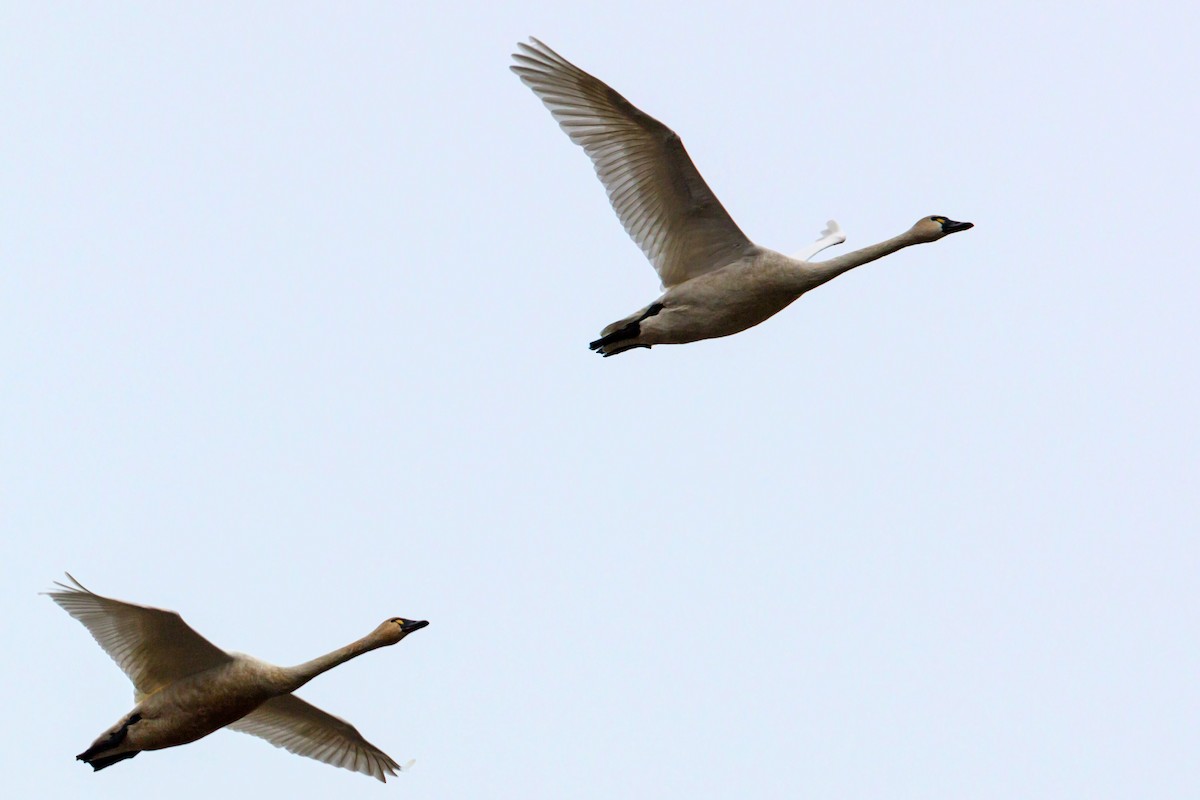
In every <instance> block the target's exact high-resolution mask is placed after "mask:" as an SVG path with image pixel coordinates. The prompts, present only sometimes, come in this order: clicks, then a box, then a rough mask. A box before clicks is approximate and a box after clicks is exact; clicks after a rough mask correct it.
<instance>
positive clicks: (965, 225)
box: [912, 215, 975, 242]
mask: <svg viewBox="0 0 1200 800" xmlns="http://www.w3.org/2000/svg"><path fill="white" fill-rule="evenodd" d="M974 227H975V223H974V222H955V221H954V220H952V219H950V218H949V217H943V216H940V215H934V216H932V217H922V218H921V219H919V220H917V224H916V225H913V226H912V232H913V233H915V234H916V235H917V236H918V237H919V238H920V239H921V241H923V242H936V241H937V240H938V239H941V238H942V237H943V236H949V235H950V234H952V233H958V232H959V231H965V230H970V229H971V228H974Z"/></svg>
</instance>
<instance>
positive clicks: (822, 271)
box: [805, 230, 928, 286]
mask: <svg viewBox="0 0 1200 800" xmlns="http://www.w3.org/2000/svg"><path fill="white" fill-rule="evenodd" d="M926 241H928V239H926V238H924V237H921V236H919V235H918V234H916V233H914V232H913V231H911V230H908V231H905V232H904V233H902V234H900V235H899V236H893V237H892V238H891V239H887V240H885V241H882V242H880V243H879V244H873V245H870V246H869V247H864V248H862V249H861V250H855V251H854V252H852V253H846V255H844V256H838V257H837V258H831V259H829V260H828V261H818V262H811V261H810V262H808V263H807V264H806V265H805V267H806V269H805V273H806V275H807V276H808V278H809V279H810V281H812V286H820V285H821V284H822V283H826V282H827V281H831V280H833V279H834V278H836V277H837V276H838V275H841V274H842V273H843V272H849V271H850V270H852V269H854V268H855V267H860V266H862V265H863V264H868V263H870V262H872V261H875V260H876V259H880V258H883V257H884V256H887V255H891V254H892V253H894V252H896V251H897V250H901V249H903V248H905V247H908V246H909V245H913V244H921V243H922V242H926Z"/></svg>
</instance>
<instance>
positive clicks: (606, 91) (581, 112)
mask: <svg viewBox="0 0 1200 800" xmlns="http://www.w3.org/2000/svg"><path fill="white" fill-rule="evenodd" d="M530 41H531V42H532V44H525V43H523V42H522V43H519V44H518V45H517V46H518V47H519V48H520V52H518V53H514V54H513V60H514V61H516V64H515V65H514V66H512V67H511V69H512V71H513V72H515V73H516V74H517V76H518V77H519V78H520V79H521V80H522V81H523V82H524V83H525V85H526V86H528V87H529V88H530V89H532V90H533V91H534V93H535V94H536V95H537V96H538V97H539V98H541V101H542V102H543V103H545V105H546V107H547V108H549V109H550V113H551V114H553V115H554V119H556V120H557V121H558V124H559V125H560V126H561V127H562V129H563V130H564V131H565V132H566V134H567V135H568V136H570V137H571V141H573V142H575V144H577V145H579V146H581V147H582V148H583V149H584V151H585V152H586V153H587V154H588V156H589V157H590V158H591V159H592V162H593V164H594V165H595V167H596V174H597V175H598V176H599V177H600V182H601V183H603V184H604V188H605V189H606V190H607V192H608V199H609V201H610V202H611V203H612V207H613V209H614V210H615V211H616V212H617V217H619V218H620V220H621V224H622V225H623V226H625V230H626V231H627V232H628V233H629V235H630V236H631V237H632V238H633V240H634V241H635V242H637V244H638V246H639V247H641V248H642V252H644V253H645V254H646V257H647V258H648V259H650V263H651V264H653V265H654V268H655V269H656V270H658V274H659V277H660V278H661V279H662V283H663V286H665V287H671V286H674V285H676V284H679V283H683V282H684V281H686V280H688V279H689V278H694V277H696V276H697V275H701V274H703V273H706V272H710V271H712V270H714V269H717V268H718V267H722V266H724V265H725V264H729V263H731V262H733V261H736V260H737V259H738V258H740V257H742V256H743V255H744V254H745V252H746V251H747V250H748V249H750V248H753V246H754V245H753V243H752V242H751V241H750V240H749V239H747V238H746V234H744V233H742V231H741V230H740V229H739V228H738V226H737V224H736V223H734V221H733V219H732V218H731V217H730V216H729V213H728V212H726V211H725V208H724V207H723V206H722V205H721V203H720V201H719V200H717V198H716V195H714V194H713V193H712V190H711V189H709V188H708V184H706V183H705V182H704V178H702V177H700V172H699V171H698V170H697V169H696V166H695V164H693V163H692V160H691V158H689V157H688V154H687V151H686V150H684V149H683V143H682V142H681V141H680V140H679V137H678V136H677V135H676V134H675V133H674V131H672V130H671V129H670V128H668V127H667V126H666V125H663V124H662V123H661V122H659V121H658V120H656V119H654V118H653V117H651V116H649V115H647V114H644V113H643V112H641V111H639V110H638V109H637V108H636V107H635V106H634V105H633V104H632V103H630V102H629V101H628V100H626V99H625V98H624V97H622V96H621V95H619V94H617V93H616V92H615V91H614V90H613V89H612V88H611V87H609V86H608V85H607V84H605V83H603V82H602V81H600V80H598V79H596V78H594V77H592V76H591V75H589V74H588V73H586V72H584V71H583V70H581V69H579V68H578V67H576V66H575V65H574V64H572V63H571V62H569V61H567V60H566V59H565V58H563V57H562V56H560V55H559V54H558V53H556V52H554V51H553V50H551V49H550V48H549V47H547V46H546V45H544V44H542V43H541V42H539V41H538V40H537V39H531V40H530Z"/></svg>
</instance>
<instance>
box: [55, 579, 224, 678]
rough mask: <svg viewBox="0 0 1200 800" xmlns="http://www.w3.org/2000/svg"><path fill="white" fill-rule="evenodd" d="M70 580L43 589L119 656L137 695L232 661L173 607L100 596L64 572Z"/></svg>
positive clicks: (115, 655) (108, 650) (118, 664)
mask: <svg viewBox="0 0 1200 800" xmlns="http://www.w3.org/2000/svg"><path fill="white" fill-rule="evenodd" d="M67 579H68V580H70V581H71V583H72V584H73V585H72V586H68V585H66V584H64V583H58V582H57V581H56V582H55V585H56V586H59V587H61V591H59V590H56V591H50V592H46V594H48V595H49V596H50V599H51V600H53V601H54V602H56V603H58V604H59V605H60V606H62V607H63V609H64V610H65V611H66V612H67V613H68V614H70V615H71V616H72V617H74V618H75V619H77V620H79V621H80V622H82V623H83V625H84V627H86V628H87V629H88V631H90V632H91V634H92V636H93V637H94V638H95V640H96V641H97V642H98V643H99V644H100V646H101V647H102V648H104V652H106V653H108V654H109V656H111V657H112V660H113V661H115V662H117V666H118V667H120V668H121V669H122V670H123V671H124V672H125V674H126V675H128V676H129V680H131V681H133V685H134V688H135V689H137V692H138V695H139V696H145V695H148V694H153V693H154V692H156V691H158V690H159V689H161V688H162V687H164V686H167V685H169V684H171V683H174V682H175V681H177V680H179V679H180V678H186V677H187V676H188V675H193V674H195V673H197V672H200V671H202V670H206V669H208V668H210V667H215V666H218V665H219V664H223V663H225V662H227V661H230V660H231V659H230V657H229V654H228V653H226V652H225V651H224V650H222V649H221V648H219V647H217V646H216V645H214V644H213V643H212V642H210V641H208V640H207V639H205V638H204V637H203V636H201V635H200V634H198V633H196V632H195V631H194V630H192V629H191V628H190V627H188V624H187V623H186V622H184V621H183V618H182V617H180V616H179V615H178V614H176V613H175V612H174V611H164V610H162V609H160V608H148V607H146V606H138V605H134V604H133V603H123V602H121V601H120V600H113V599H112V598H109V597H101V596H100V595H98V594H93V593H92V592H90V591H88V589H86V588H85V587H84V586H83V584H81V583H80V582H79V581H77V580H75V579H74V578H73V577H71V574H70V573H67Z"/></svg>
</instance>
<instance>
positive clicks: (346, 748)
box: [228, 694, 401, 783]
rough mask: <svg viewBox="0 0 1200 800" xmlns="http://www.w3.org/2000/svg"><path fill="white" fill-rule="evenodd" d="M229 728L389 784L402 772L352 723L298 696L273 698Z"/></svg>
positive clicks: (290, 751)
mask: <svg viewBox="0 0 1200 800" xmlns="http://www.w3.org/2000/svg"><path fill="white" fill-rule="evenodd" d="M228 727H229V728H230V729H232V730H235V731H238V732H240V733H248V734H250V735H251V736H257V737H259V738H260V739H266V740H267V741H268V742H270V743H271V744H273V745H275V746H276V747H282V748H283V749H284V750H287V751H288V752H289V753H295V754H296V755H298V756H305V757H307V758H315V759H316V760H317V761H324V762H325V763H326V764H332V765H333V766H335V767H342V768H343V769H349V770H353V771H355V772H361V773H362V774H364V775H370V776H372V777H374V778H377V779H379V780H381V781H383V782H385V783H386V782H387V776H388V775H396V774H397V773H398V772H399V771H400V769H401V767H400V765H399V764H397V763H396V762H395V761H393V760H392V759H391V757H390V756H389V755H388V754H387V753H385V752H383V751H382V750H380V749H379V748H378V747H376V746H375V745H373V744H371V743H370V742H368V741H367V740H366V739H364V738H363V737H362V734H361V733H359V732H358V729H357V728H355V727H354V726H353V725H351V724H350V723H349V722H346V721H345V720H343V719H338V718H337V717H335V716H333V715H332V714H327V713H325V712H324V711H322V710H321V709H319V708H317V707H316V706H314V705H311V704H309V703H306V702H304V701H303V700H301V699H300V698H299V697H296V695H294V694H285V695H280V696H279V697H272V698H271V699H270V700H268V701H267V702H265V703H263V704H262V705H261V706H259V707H258V708H256V709H255V710H254V711H252V712H250V713H249V714H247V715H246V716H244V717H242V718H241V719H239V720H238V721H237V722H235V723H233V724H232V725H229V726H228Z"/></svg>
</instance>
